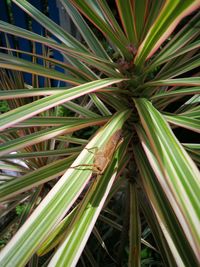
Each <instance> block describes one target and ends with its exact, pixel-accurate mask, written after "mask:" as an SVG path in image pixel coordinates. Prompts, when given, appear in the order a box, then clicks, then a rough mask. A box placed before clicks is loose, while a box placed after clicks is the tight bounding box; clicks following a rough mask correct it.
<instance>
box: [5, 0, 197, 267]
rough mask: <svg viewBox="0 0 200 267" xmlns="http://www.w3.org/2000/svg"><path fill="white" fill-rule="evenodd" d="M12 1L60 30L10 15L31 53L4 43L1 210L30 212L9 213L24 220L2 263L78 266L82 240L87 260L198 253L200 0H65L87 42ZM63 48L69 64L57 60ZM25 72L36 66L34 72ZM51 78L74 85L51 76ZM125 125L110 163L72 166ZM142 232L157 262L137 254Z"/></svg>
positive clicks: (189, 262) (168, 258) (126, 261)
mask: <svg viewBox="0 0 200 267" xmlns="http://www.w3.org/2000/svg"><path fill="white" fill-rule="evenodd" d="M13 2H14V3H16V4H17V5H18V6H20V7H21V8H22V9H23V10H24V11H25V12H26V13H27V14H29V15H30V16H32V18H33V19H35V20H37V21H38V22H39V23H41V25H42V26H43V27H44V28H45V29H46V31H47V33H51V34H53V35H54V36H55V37H56V38H57V41H55V40H54V39H51V38H49V37H48V35H47V36H40V35H38V34H36V33H33V32H31V31H28V30H25V29H22V28H19V27H16V26H13V25H12V26H11V25H9V24H8V23H6V22H3V21H1V22H0V28H1V31H2V32H5V33H6V34H11V35H14V36H16V37H22V38H25V39H28V40H31V41H32V44H33V51H32V53H29V55H30V56H31V57H32V62H29V61H26V60H24V59H22V58H20V56H19V55H20V54H21V53H25V52H23V51H18V50H15V51H14V50H13V49H11V48H9V41H8V39H7V51H8V53H0V58H1V59H0V60H1V61H0V64H1V68H2V70H1V87H2V89H3V90H2V91H1V93H0V97H1V99H2V100H7V102H8V105H9V108H10V110H9V111H8V112H6V113H4V114H2V115H1V116H0V118H1V120H0V127H1V130H2V132H1V141H2V145H1V147H0V155H1V164H2V168H3V169H5V170H11V171H12V174H10V175H8V174H5V173H4V174H3V175H2V178H1V180H2V183H1V190H0V198H1V201H2V204H1V206H2V216H3V215H4V216H5V215H6V214H8V212H10V211H12V210H13V209H15V207H16V206H19V204H20V205H21V204H23V203H24V204H25V205H24V207H25V208H23V209H22V214H21V216H20V220H19V217H17V220H18V221H17V223H16V221H15V218H14V219H13V220H12V221H11V225H14V226H15V227H14V232H16V233H15V234H14V237H13V238H12V240H11V241H10V242H9V243H8V244H7V245H6V246H5V248H4V249H3V250H2V253H1V260H0V263H1V266H11V265H14V266H25V265H26V263H27V262H30V264H32V265H33V266H37V265H36V264H38V265H39V266H41V265H42V264H43V263H41V261H40V262H39V263H36V262H37V261H38V256H41V255H46V256H44V257H40V259H41V258H42V259H45V260H46V262H45V263H44V266H47V265H48V264H49V266H75V265H76V264H77V262H78V260H79V257H80V256H81V254H82V252H83V250H84V253H83V257H82V258H81V259H82V260H81V261H79V263H78V264H80V266H81V264H82V265H83V266H84V264H85V265H86V264H90V265H92V266H97V265H98V264H99V265H102V264H107V266H111V265H109V264H113V266H116V265H117V264H118V265H119V266H120V265H124V266H127V265H129V266H140V265H141V264H143V265H144V266H145V264H148V265H150V264H154V265H155V264H157V265H158V264H161V262H162V264H164V265H166V266H176V265H177V266H197V265H198V263H199V262H200V259H199V254H198V253H199V250H198V249H199V243H200V242H199V241H200V237H199V230H198V228H199V216H200V207H199V171H198V169H197V166H198V165H199V162H200V160H199V144H198V143H197V142H196V141H194V140H197V133H199V131H200V130H199V114H200V112H199V92H200V87H199V86H200V78H199V70H198V67H199V63H200V60H199V58H200V57H199V44H200V41H199V33H200V31H199V27H200V18H199V16H200V14H199V12H198V8H199V1H189V0H187V1H184V3H183V2H182V1H174V0H173V1H166V2H165V1H157V4H156V5H155V4H154V1H125V2H126V3H124V1H123V2H122V1H120V0H118V1H116V2H115V3H113V6H112V7H109V5H108V3H107V1H104V0H97V1H83V0H81V1H78V0H70V1H69V0H60V2H61V3H62V5H63V7H64V8H65V9H66V10H67V12H68V13H69V15H70V16H71V18H72V20H73V21H74V23H75V24H76V26H77V28H78V29H79V31H80V33H81V35H82V38H83V41H82V42H79V41H77V40H76V39H74V38H73V37H72V36H71V35H69V34H68V33H67V32H65V31H64V30H63V29H62V28H61V27H59V26H58V25H56V24H55V23H54V22H53V21H51V20H50V19H48V17H46V16H45V15H44V14H42V13H40V12H39V11H38V10H37V9H35V8H34V7H33V6H32V5H31V4H30V3H28V2H27V1H24V0H13ZM188 15H189V16H188ZM185 16H187V17H186V18H184V17H185ZM95 27H96V29H95ZM93 31H94V32H95V34H94V32H93ZM6 36H7V35H6ZM36 43H41V44H42V45H43V47H44V49H43V54H42V55H38V54H36V53H35V50H34V47H35V44H36ZM54 50H57V51H59V52H60V53H61V54H62V55H63V56H64V58H65V59H66V60H67V63H66V62H59V61H55V60H53V59H52V58H51V53H52V52H53V51H54ZM39 59H40V60H42V64H38V63H37V62H38V60H39ZM57 66H58V67H59V68H61V69H63V70H64V73H63V72H60V71H58V70H56V68H55V67H57ZM22 72H28V73H31V74H32V84H27V83H26V82H24V78H23V76H22ZM38 76H43V77H45V78H44V87H40V86H39V84H40V83H39V79H38ZM51 79H54V80H58V81H64V82H66V83H67V84H66V86H63V87H52V86H51V81H52V80H51ZM118 129H123V142H122V143H121V144H120V146H119V147H118V149H117V150H116V151H115V153H114V155H113V158H112V159H110V164H109V167H108V168H107V170H106V171H105V172H104V173H103V175H101V176H97V177H96V178H95V179H94V175H93V174H92V169H91V168H73V166H81V165H83V164H84V165H89V166H91V165H92V164H93V160H94V153H90V151H89V150H90V149H92V148H98V149H102V148H103V147H104V146H105V145H106V144H107V143H108V142H109V140H110V138H111V137H112V136H113V134H114V133H115V132H116V131H117V130H118ZM184 129H185V130H184ZM84 147H85V148H86V149H84ZM13 159H20V161H13ZM22 162H23V164H22ZM70 166H71V167H70ZM82 167H83V166H82ZM13 172H14V173H13ZM120 203H121V204H120ZM120 205H121V207H120ZM100 212H101V213H100ZM97 218H99V220H98V221H97ZM96 221H97V223H96ZM95 223H96V225H95ZM149 227H150V229H151V233H152V235H153V237H154V240H152V238H151V237H150V238H149V239H148V237H149V234H148V231H149ZM17 228H19V230H18V229H17ZM127 229H129V230H127ZM92 231H93V235H92V236H91V239H90V241H89V242H88V243H87V240H88V238H89V236H90V233H91V232H92ZM112 231H113V234H112V233H110V232H112ZM117 231H120V235H119V234H116V233H118V232H117ZM127 232H128V233H127ZM141 233H142V234H141ZM117 235H118V238H116V236H117ZM108 237H111V241H112V245H111V246H110V245H109V246H108V247H109V249H108V248H107V245H106V244H107V243H109V238H108ZM92 238H95V240H96V239H97V240H98V241H99V243H98V244H101V247H102V249H104V251H105V254H101V255H106V256H105V258H103V260H102V259H98V258H96V257H97V256H96V251H97V250H98V248H97V247H93V245H92V246H91V244H94V243H95V241H93V240H92ZM154 242H155V243H154ZM86 243H87V244H86ZM141 243H142V244H143V245H142V248H144V245H145V248H146V247H147V248H148V249H150V250H151V251H152V253H153V252H155V253H157V254H156V256H155V257H153V262H151V260H152V259H150V258H149V259H148V260H147V262H146V263H145V261H142V263H141V252H140V251H141ZM58 245H59V246H58ZM84 248H85V249H84ZM116 251H117V252H116ZM144 251H145V250H144V249H143V254H144ZM36 253H37V254H36ZM97 255H98V253H97ZM156 257H157V259H158V261H157V260H156ZM161 258H162V259H161ZM102 261H103V262H102ZM156 261H157V262H156Z"/></svg>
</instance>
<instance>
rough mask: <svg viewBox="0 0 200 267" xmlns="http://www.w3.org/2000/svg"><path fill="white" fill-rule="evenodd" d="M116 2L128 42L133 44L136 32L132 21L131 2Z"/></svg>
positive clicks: (128, 0)
mask: <svg viewBox="0 0 200 267" xmlns="http://www.w3.org/2000/svg"><path fill="white" fill-rule="evenodd" d="M116 4H117V8H118V12H119V15H120V19H121V22H122V25H123V28H124V31H125V33H126V36H127V38H128V40H129V43H130V44H132V45H134V44H135V43H136V34H135V29H134V23H133V18H134V15H133V9H132V5H131V4H132V3H131V1H130V0H126V1H125V2H124V1H123V0H118V1H116Z"/></svg>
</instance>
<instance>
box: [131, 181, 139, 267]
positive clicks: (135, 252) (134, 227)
mask: <svg viewBox="0 0 200 267" xmlns="http://www.w3.org/2000/svg"><path fill="white" fill-rule="evenodd" d="M129 188H130V189H129V190H130V230H129V266H140V252H141V245H140V240H141V225H140V214H139V203H138V195H137V189H136V184H133V183H130V185H129Z"/></svg>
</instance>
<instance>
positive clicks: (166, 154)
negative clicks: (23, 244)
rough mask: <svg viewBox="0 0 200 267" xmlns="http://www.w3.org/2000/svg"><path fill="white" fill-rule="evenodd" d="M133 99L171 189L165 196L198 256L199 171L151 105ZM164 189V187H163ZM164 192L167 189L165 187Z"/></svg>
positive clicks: (147, 102) (199, 240) (143, 100)
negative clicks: (171, 204) (171, 203)
mask: <svg viewBox="0 0 200 267" xmlns="http://www.w3.org/2000/svg"><path fill="white" fill-rule="evenodd" d="M134 101H135V104H136V108H137V110H138V112H139V116H140V118H141V123H142V125H143V128H144V130H145V132H146V134H147V136H148V138H149V140H150V144H151V148H152V150H153V152H154V153H155V156H156V159H157V161H158V163H159V165H160V169H161V172H162V175H163V176H164V178H165V181H167V187H168V190H169V192H170V195H167V197H168V199H169V200H170V199H171V200H170V201H171V202H172V199H173V206H172V208H173V209H174V212H175V214H176V215H177V218H178V219H179V221H180V224H181V225H182V228H183V230H184V232H185V234H186V235H187V236H188V240H189V242H190V245H191V247H192V249H193V251H194V253H195V254H196V255H198V252H197V251H198V249H197V248H198V246H199V243H200V237H199V235H198V227H197V225H198V221H199V217H200V205H199V201H198V198H199V197H198V195H199V190H200V186H199V185H200V183H199V182H200V181H199V177H200V175H199V171H198V169H197V167H196V166H195V164H194V162H193V161H192V160H191V158H190V157H189V156H188V154H187V153H186V151H185V150H184V148H183V147H182V146H181V144H180V143H179V141H178V140H177V139H176V137H175V136H174V134H173V132H172V130H171V129H170V127H169V126H168V124H167V123H166V121H165V119H164V118H163V116H162V115H161V114H160V113H159V112H158V111H157V110H156V109H155V108H154V107H153V106H152V104H151V103H150V102H149V101H147V100H145V99H135V100H134ZM146 153H147V152H146ZM154 171H155V170H154ZM165 184H166V182H165ZM165 186H166V185H165ZM166 189H167V188H166ZM163 190H165V189H164V188H163ZM165 192H167V191H166V190H165Z"/></svg>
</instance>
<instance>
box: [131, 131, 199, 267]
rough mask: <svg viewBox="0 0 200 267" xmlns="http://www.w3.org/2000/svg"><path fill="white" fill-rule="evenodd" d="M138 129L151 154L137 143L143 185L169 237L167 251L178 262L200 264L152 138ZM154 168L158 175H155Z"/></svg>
mask: <svg viewBox="0 0 200 267" xmlns="http://www.w3.org/2000/svg"><path fill="white" fill-rule="evenodd" d="M137 130H138V133H139V137H140V139H141V142H142V144H143V148H144V147H145V152H146V154H147V157H148V158H147V157H146V155H145V153H144V151H143V149H142V148H141V146H140V145H137V146H135V148H134V155H135V158H136V162H137V165H138V168H139V171H140V178H141V180H142V185H143V188H144V190H145V193H146V195H147V198H148V200H149V203H150V205H151V208H152V210H153V213H154V214H155V217H156V221H157V222H158V224H159V227H160V230H161V231H162V233H163V236H164V238H165V240H163V241H162V244H164V247H163V249H164V250H165V255H166V256H167V258H168V261H169V262H176V265H177V266H188V267H189V266H190V267H192V266H195V265H198V264H197V261H198V260H197V258H195V256H194V254H193V251H192V249H191V247H190V245H189V244H188V242H187V239H186V238H185V234H184V233H183V230H182V227H180V223H179V221H178V220H179V219H180V218H177V217H176V216H175V213H174V212H173V210H172V208H174V206H173V203H172V202H169V200H167V198H166V191H167V181H165V177H163V175H162V170H161V169H160V166H159V163H158V161H157V160H156V158H155V155H154V153H153V152H152V149H151V148H150V146H149V141H148V138H147V137H146V135H145V133H144V132H143V131H142V128H140V127H138V128H137ZM147 151H149V153H147ZM150 164H151V166H152V168H151V166H150ZM153 170H154V172H155V173H156V176H157V177H155V174H154V172H153ZM165 185H166V187H165ZM144 200H145V199H144V197H143V198H142V201H143V202H142V205H143V206H146V202H144ZM149 209H150V207H149ZM151 224H155V219H154V218H153V221H151ZM158 230H159V229H158ZM159 237H160V238H161V240H162V239H163V238H162V235H161V234H159ZM154 238H156V237H154ZM161 240H160V241H161ZM166 242H167V243H168V246H166V245H165V243H166ZM169 250H170V251H169ZM170 252H171V253H170ZM170 254H171V255H170ZM171 257H173V258H171ZM176 265H170V266H176ZM167 266H168V265H167Z"/></svg>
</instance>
